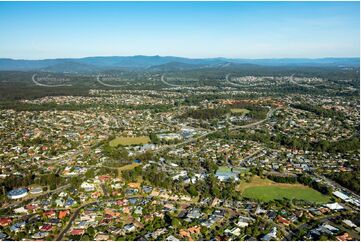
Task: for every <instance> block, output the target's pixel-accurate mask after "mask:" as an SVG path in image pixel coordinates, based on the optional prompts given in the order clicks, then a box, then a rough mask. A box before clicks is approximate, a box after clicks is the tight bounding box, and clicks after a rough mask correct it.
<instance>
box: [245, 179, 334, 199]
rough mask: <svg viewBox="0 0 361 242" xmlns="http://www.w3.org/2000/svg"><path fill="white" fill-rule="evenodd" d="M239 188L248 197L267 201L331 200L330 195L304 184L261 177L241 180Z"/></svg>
mask: <svg viewBox="0 0 361 242" xmlns="http://www.w3.org/2000/svg"><path fill="white" fill-rule="evenodd" d="M238 190H239V191H240V192H241V194H242V195H243V196H244V197H246V198H251V199H258V200H261V201H265V202H267V201H271V200H275V199H282V198H287V199H290V200H291V199H297V200H304V201H309V202H315V203H326V202H328V201H329V197H327V196H325V195H322V194H321V193H319V192H318V191H316V190H314V189H312V188H310V187H307V186H304V185H302V184H289V183H276V182H273V181H271V180H268V179H261V178H259V177H253V178H252V179H251V181H250V182H249V183H247V182H241V184H240V185H239V186H238Z"/></svg>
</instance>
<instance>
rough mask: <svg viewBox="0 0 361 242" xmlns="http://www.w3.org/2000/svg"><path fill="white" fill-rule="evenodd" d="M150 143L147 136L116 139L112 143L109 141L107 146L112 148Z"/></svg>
mask: <svg viewBox="0 0 361 242" xmlns="http://www.w3.org/2000/svg"><path fill="white" fill-rule="evenodd" d="M149 142H150V139H149V137H148V136H139V137H125V136H121V137H116V138H115V139H113V140H112V141H110V143H109V145H110V146H112V147H116V146H118V145H124V146H127V145H142V144H148V143H149Z"/></svg>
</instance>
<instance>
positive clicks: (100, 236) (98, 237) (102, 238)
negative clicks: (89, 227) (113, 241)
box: [94, 233, 109, 241]
mask: <svg viewBox="0 0 361 242" xmlns="http://www.w3.org/2000/svg"><path fill="white" fill-rule="evenodd" d="M94 240H96V241H107V240H109V235H108V234H101V233H99V234H97V235H96V236H94Z"/></svg>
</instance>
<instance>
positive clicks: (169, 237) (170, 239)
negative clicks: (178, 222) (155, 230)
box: [165, 235, 180, 241]
mask: <svg viewBox="0 0 361 242" xmlns="http://www.w3.org/2000/svg"><path fill="white" fill-rule="evenodd" d="M165 240H166V241H180V240H179V239H178V238H176V237H174V236H173V235H169V236H168V237H167V238H166V239H165Z"/></svg>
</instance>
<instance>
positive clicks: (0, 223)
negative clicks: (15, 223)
mask: <svg viewBox="0 0 361 242" xmlns="http://www.w3.org/2000/svg"><path fill="white" fill-rule="evenodd" d="M11 222H12V219H11V218H0V226H2V227H5V226H8V225H10V224H11Z"/></svg>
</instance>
